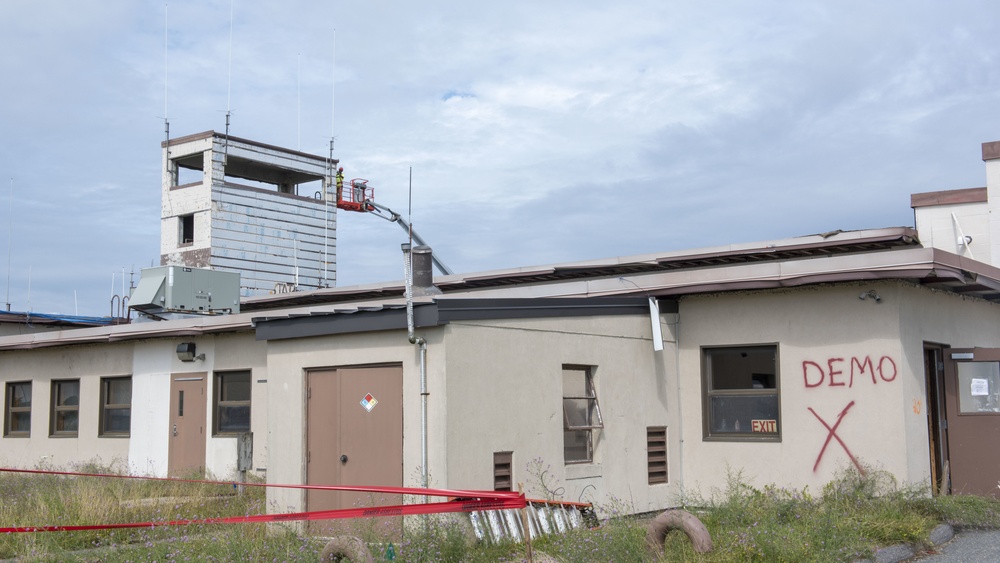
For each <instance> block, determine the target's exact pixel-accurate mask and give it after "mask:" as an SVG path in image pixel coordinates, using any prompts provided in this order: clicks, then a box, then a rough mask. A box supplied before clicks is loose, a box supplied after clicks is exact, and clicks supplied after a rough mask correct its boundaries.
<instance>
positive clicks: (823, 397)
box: [679, 281, 1000, 495]
mask: <svg viewBox="0 0 1000 563" xmlns="http://www.w3.org/2000/svg"><path fill="white" fill-rule="evenodd" d="M870 289H874V290H875V291H876V292H877V293H878V294H879V296H880V297H881V302H879V303H876V302H874V301H873V300H872V299H870V298H868V299H864V300H861V299H859V295H860V294H861V293H863V292H867V291H868V290H870ZM680 320H681V326H682V330H681V336H680V344H679V346H680V350H681V352H680V366H681V368H680V371H681V381H682V388H683V391H682V399H683V408H684V414H685V433H684V444H685V446H686V447H685V451H684V459H685V466H684V478H685V486H686V487H687V488H688V489H690V490H696V491H699V492H700V493H702V494H706V495H707V494H711V492H712V491H713V490H714V489H718V488H721V487H723V486H724V485H725V483H726V479H727V470H728V471H742V472H743V479H745V480H747V481H749V482H750V483H752V484H755V485H764V484H768V483H777V484H780V485H782V486H789V487H797V488H802V487H805V486H808V487H809V488H811V489H812V490H814V491H817V490H821V488H822V486H823V484H825V483H827V482H828V481H830V480H831V479H833V478H834V477H835V475H836V473H837V472H838V470H841V469H843V468H847V467H851V466H852V465H853V462H852V460H851V456H852V455H853V457H854V459H856V460H857V461H858V462H860V463H862V464H867V465H871V466H874V467H878V468H881V469H885V470H887V471H890V472H891V473H892V474H894V475H895V476H896V477H897V478H898V479H899V480H900V481H901V482H906V483H925V484H926V483H929V478H930V452H929V445H928V444H929V442H928V435H927V433H928V430H927V418H926V417H927V398H926V378H925V373H924V364H923V344H924V342H933V343H943V344H950V345H953V346H961V347H964V346H977V345H978V346H998V345H1000V306H997V305H995V304H992V303H988V302H986V301H982V300H978V299H972V298H962V297H959V296H956V295H954V294H949V293H944V292H937V291H933V290H930V289H926V288H922V287H919V286H915V285H911V284H909V283H905V282H897V281H887V282H874V283H870V284H845V285H837V286H821V287H808V288H797V289H788V290H777V291H762V292H746V293H741V294H724V295H708V296H696V297H688V298H685V299H683V300H682V301H681V304H680ZM771 343H775V344H777V346H778V356H779V366H778V370H779V372H778V373H779V377H780V402H781V442H777V443H775V442H737V441H717V442H716V441H706V440H705V439H704V431H703V426H702V423H703V406H702V404H703V403H702V401H703V398H702V386H703V383H702V365H701V361H702V347H710V346H728V345H735V344H771ZM869 360H870V362H871V364H870V366H871V369H868V366H869V364H868V363H867V362H868V361H869ZM880 366H881V370H880ZM831 371H832V372H833V377H831ZM852 371H853V381H852ZM838 372H839V373H838ZM810 409H811V410H810ZM845 409H847V410H846V412H845ZM841 413H844V414H843V416H842V417H840V415H841ZM838 417H840V420H841V422H840V425H839V426H837V427H836V437H832V436H831V433H830V430H828V429H827V428H826V427H825V426H824V425H823V422H825V423H826V424H827V425H829V426H830V427H833V426H834V425H836V424H837V421H838ZM820 419H822V422H821V420H820ZM828 437H830V438H831V440H830V442H829V443H828V444H827V445H826V450H825V451H822V449H823V446H824V443H825V442H826V440H827V438H828ZM837 438H839V439H840V440H842V441H843V442H844V444H843V445H841V444H840V443H839V442H838V440H837ZM821 451H822V453H821ZM848 451H849V452H850V454H848Z"/></svg>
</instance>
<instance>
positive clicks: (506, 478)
mask: <svg viewBox="0 0 1000 563" xmlns="http://www.w3.org/2000/svg"><path fill="white" fill-rule="evenodd" d="M513 460H514V452H493V490H494V491H512V490H513V489H512V488H511V481H512V479H513V471H512V466H513Z"/></svg>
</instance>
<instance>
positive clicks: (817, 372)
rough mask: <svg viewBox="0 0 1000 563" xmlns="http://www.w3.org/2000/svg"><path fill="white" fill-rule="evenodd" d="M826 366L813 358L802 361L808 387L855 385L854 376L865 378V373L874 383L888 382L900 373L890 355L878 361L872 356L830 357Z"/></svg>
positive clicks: (803, 377) (804, 377)
mask: <svg viewBox="0 0 1000 563" xmlns="http://www.w3.org/2000/svg"><path fill="white" fill-rule="evenodd" d="M825 364H826V365H825V366H824V365H823V364H821V363H819V362H814V361H812V360H804V361H803V362H802V379H803V381H804V382H805V385H806V388H807V389H810V388H814V387H819V386H821V385H823V384H824V383H826V385H827V386H828V387H848V388H851V387H854V378H855V376H858V378H859V379H860V378H863V377H864V376H865V374H867V375H868V376H870V377H871V378H872V385H877V384H878V382H879V380H882V381H884V382H886V383H888V382H890V381H895V379H896V376H898V375H899V369H898V368H897V367H896V362H895V360H893V359H892V358H890V357H889V356H882V357H881V358H879V359H878V361H877V362H875V361H872V358H871V356H865V357H863V358H859V357H857V356H854V357H852V358H850V359H846V358H829V359H828V360H826V362H825Z"/></svg>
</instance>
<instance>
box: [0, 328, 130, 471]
mask: <svg viewBox="0 0 1000 563" xmlns="http://www.w3.org/2000/svg"><path fill="white" fill-rule="evenodd" d="M131 373H132V346H131V345H130V344H108V345H94V346H74V347H65V348H48V349H44V350H25V351H11V352H5V353H4V354H2V355H0V380H2V381H3V383H4V388H3V393H4V400H5V401H6V383H7V382H10V381H26V380H32V381H33V384H32V390H31V436H30V437H27V438H16V437H7V436H3V437H0V463H2V464H3V465H4V466H5V467H19V468H30V467H34V466H36V465H39V464H44V465H50V466H53V467H66V466H67V465H68V464H70V463H75V462H82V461H99V462H100V463H106V464H110V463H112V462H118V463H122V464H124V463H125V462H126V461H127V460H128V447H129V439H128V438H118V437H99V436H98V427H99V416H100V394H101V393H100V389H101V377H107V376H122V375H130V374H131ZM53 379H79V380H80V405H79V427H78V428H79V429H78V434H77V436H75V437H65V438H64V437H59V438H50V437H49V427H50V426H49V418H50V413H51V408H50V407H51V382H52V380H53Z"/></svg>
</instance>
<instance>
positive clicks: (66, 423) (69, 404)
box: [49, 379, 80, 436]
mask: <svg viewBox="0 0 1000 563" xmlns="http://www.w3.org/2000/svg"><path fill="white" fill-rule="evenodd" d="M79 422H80V380H79V379H64V380H55V381H53V382H52V421H51V425H50V429H49V434H50V435H52V436H76V435H77V431H78V427H79Z"/></svg>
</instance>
